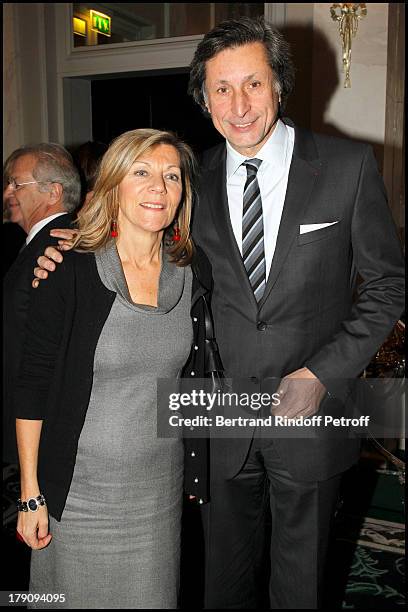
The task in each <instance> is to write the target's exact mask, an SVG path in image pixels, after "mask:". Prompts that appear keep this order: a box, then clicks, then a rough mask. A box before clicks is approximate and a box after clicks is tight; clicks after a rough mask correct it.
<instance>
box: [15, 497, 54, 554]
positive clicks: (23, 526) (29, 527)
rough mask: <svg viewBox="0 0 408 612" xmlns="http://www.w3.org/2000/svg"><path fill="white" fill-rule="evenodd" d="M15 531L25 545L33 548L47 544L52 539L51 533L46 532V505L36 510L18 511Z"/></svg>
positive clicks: (43, 546) (37, 548)
mask: <svg viewBox="0 0 408 612" xmlns="http://www.w3.org/2000/svg"><path fill="white" fill-rule="evenodd" d="M17 532H18V533H19V534H20V536H21V537H22V538H23V540H24V542H25V543H26V544H27V546H30V548H33V549H34V550H39V549H40V548H45V547H46V546H48V544H49V543H50V542H51V540H52V535H51V534H50V533H48V510H47V506H41V507H40V508H39V509H38V510H37V512H30V511H28V512H19V513H18V519H17Z"/></svg>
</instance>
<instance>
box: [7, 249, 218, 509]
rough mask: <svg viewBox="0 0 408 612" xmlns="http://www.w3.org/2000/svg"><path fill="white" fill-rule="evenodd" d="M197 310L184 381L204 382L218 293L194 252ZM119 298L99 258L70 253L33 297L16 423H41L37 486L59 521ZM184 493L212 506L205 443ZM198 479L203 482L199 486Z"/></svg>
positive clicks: (199, 255) (190, 468)
mask: <svg viewBox="0 0 408 612" xmlns="http://www.w3.org/2000/svg"><path fill="white" fill-rule="evenodd" d="M192 267H193V271H194V275H193V290H192V295H193V296H195V299H194V301H193V302H192V306H191V316H192V319H193V329H194V340H193V346H194V345H195V346H198V347H199V348H198V350H193V349H192V350H191V353H190V356H189V359H188V362H187V363H188V365H187V367H186V369H185V372H186V374H185V375H186V376H188V372H189V371H191V370H193V371H194V372H195V373H196V375H197V377H198V376H199V377H204V375H205V372H204V369H205V351H204V349H205V347H204V337H205V329H204V312H203V307H202V299H199V297H200V296H201V295H204V296H205V298H206V299H207V301H208V300H209V295H210V291H211V286H212V276H211V266H210V264H209V262H208V260H207V258H206V256H205V255H204V253H203V251H202V250H201V249H200V248H199V247H196V253H195V257H194V262H193V266H192ZM115 297H116V293H115V292H113V291H110V290H109V289H107V288H106V287H105V286H104V285H103V283H102V281H101V280H100V278H99V274H98V271H97V267H96V261H95V256H94V254H93V253H77V252H70V253H66V254H65V255H64V261H63V262H62V264H60V265H58V266H57V270H56V271H55V272H54V273H53V274H50V275H49V277H48V280H47V282H42V283H40V286H39V288H38V289H35V290H33V296H32V300H31V307H30V312H29V316H28V323H27V328H26V339H25V345H24V356H23V360H22V366H21V371H20V377H19V381H18V384H17V386H16V390H15V394H14V405H15V416H16V418H21V419H41V420H43V426H42V432H41V439H40V448H39V457H38V479H39V485H40V489H41V492H42V493H43V494H44V495H45V497H46V499H47V504H48V508H49V512H50V514H51V515H52V516H54V517H55V518H56V519H57V520H58V521H59V520H61V515H62V512H63V509H64V506H65V502H66V499H67V496H68V492H69V487H70V484H71V480H72V476H73V472H74V467H75V460H76V453H77V446H78V441H79V436H80V433H81V431H82V427H83V424H84V421H85V416H86V411H87V408H88V404H89V399H90V396H91V390H92V381H93V364H94V354H95V350H96V346H97V343H98V339H99V336H100V333H101V331H102V328H103V326H104V324H105V321H106V319H107V317H108V315H109V312H110V310H111V308H112V305H113V302H114V300H115ZM187 446H188V450H187V452H186V477H185V491H186V492H189V493H194V494H195V495H197V497H198V498H200V499H202V500H203V501H206V500H207V497H208V496H207V480H208V479H207V474H206V468H207V441H206V440H197V441H195V444H194V446H195V449H196V452H195V457H194V462H192V458H191V445H189V444H187ZM197 478H198V483H196V482H195V480H196V479H197Z"/></svg>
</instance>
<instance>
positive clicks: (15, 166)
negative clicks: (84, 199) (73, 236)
mask: <svg viewBox="0 0 408 612" xmlns="http://www.w3.org/2000/svg"><path fill="white" fill-rule="evenodd" d="M5 174H6V177H5V178H6V182H7V187H6V189H5V191H4V198H5V199H12V200H13V204H14V206H15V207H18V210H19V224H20V226H21V227H22V228H23V229H24V231H25V232H26V234H27V238H26V240H25V244H24V245H23V248H22V249H21V250H20V253H19V255H18V257H17V259H16V260H15V261H14V263H13V264H12V266H11V267H10V269H9V270H8V272H7V274H6V275H5V277H4V303H3V449H4V451H3V453H4V458H5V459H6V460H7V461H9V462H12V463H14V462H17V456H16V446H15V418H14V417H13V409H12V405H11V398H12V394H13V390H14V385H15V382H16V378H17V375H18V368H19V364H20V360H21V357H22V350H23V341H24V331H25V323H26V317H27V312H28V309H29V303H30V296H31V291H32V288H31V281H32V278H33V267H34V265H35V261H36V259H37V257H38V256H39V255H40V254H41V253H42V252H43V251H44V248H45V247H46V246H47V245H48V244H50V235H49V231H50V230H51V229H53V228H59V227H68V226H69V225H70V223H71V221H72V220H73V217H74V216H73V214H72V213H73V211H74V210H75V208H76V207H77V206H78V205H79V202H80V193H81V185H80V179H79V174H78V172H77V170H76V168H75V166H74V165H73V162H72V157H71V155H70V154H69V153H68V151H66V150H65V149H64V148H63V147H62V146H60V145H58V144H48V143H42V144H38V145H33V146H27V147H22V148H20V149H17V150H16V151H14V152H13V153H12V154H11V155H10V157H9V158H8V159H7V161H6V164H5Z"/></svg>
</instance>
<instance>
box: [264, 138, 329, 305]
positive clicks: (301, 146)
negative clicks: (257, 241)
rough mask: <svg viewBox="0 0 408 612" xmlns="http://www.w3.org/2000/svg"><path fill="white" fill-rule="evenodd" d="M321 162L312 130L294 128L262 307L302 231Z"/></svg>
mask: <svg viewBox="0 0 408 612" xmlns="http://www.w3.org/2000/svg"><path fill="white" fill-rule="evenodd" d="M321 167H322V162H321V160H320V159H318V158H317V151H316V147H315V144H314V140H313V137H312V135H311V133H310V132H306V131H305V132H303V131H302V130H298V129H296V128H295V147H294V151H293V156H292V163H291V166H290V170H289V177H288V186H287V189H286V197H285V203H284V206H283V212H282V218H281V222H280V225H279V231H278V237H277V240H276V247H275V253H274V256H273V259H272V265H271V269H270V273H269V276H268V280H267V283H266V288H265V293H264V295H263V297H262V299H261V300H260V302H259V308H262V306H263V304H264V303H265V301H266V300H267V299H268V296H269V294H270V292H271V290H272V288H273V287H274V285H275V283H276V281H277V279H278V276H279V273H280V271H281V269H282V266H283V264H284V262H285V260H286V258H287V256H288V253H289V249H290V247H291V245H292V244H293V242H294V240H296V237H297V235H298V234H299V225H300V221H301V219H302V216H303V214H304V212H305V210H306V208H307V206H308V204H309V201H310V197H311V194H312V191H313V188H314V186H315V184H316V181H317V180H318V177H319V174H320V172H321Z"/></svg>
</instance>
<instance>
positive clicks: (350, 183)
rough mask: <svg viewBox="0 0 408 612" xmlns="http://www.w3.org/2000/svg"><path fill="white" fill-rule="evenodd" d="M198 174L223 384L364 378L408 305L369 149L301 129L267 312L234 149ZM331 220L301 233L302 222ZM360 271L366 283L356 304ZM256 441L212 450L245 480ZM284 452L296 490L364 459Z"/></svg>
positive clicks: (339, 442) (199, 239) (339, 449)
mask: <svg viewBox="0 0 408 612" xmlns="http://www.w3.org/2000/svg"><path fill="white" fill-rule="evenodd" d="M288 123H289V122H288ZM201 169H202V172H201V177H200V183H199V202H198V206H197V207H196V210H195V215H194V219H193V236H194V239H195V241H196V243H197V244H199V245H200V246H201V247H202V248H203V249H204V251H205V253H206V255H207V256H208V258H209V260H210V263H211V266H212V272H213V278H214V291H213V297H212V309H213V316H214V322H215V333H216V337H217V341H218V346H219V349H220V353H221V358H222V361H223V364H224V367H225V370H226V376H232V377H242V378H244V377H245V378H249V377H252V381H255V383H257V384H255V385H254V391H258V392H259V391H260V390H261V389H262V381H263V380H264V379H265V378H267V377H271V376H273V377H281V376H284V375H286V374H288V373H290V372H292V371H294V370H296V369H298V368H301V367H305V366H306V367H308V368H309V369H310V370H311V371H312V372H313V373H314V374H315V375H316V376H318V377H319V379H321V380H322V381H326V380H330V379H346V378H352V377H357V376H358V375H359V374H360V373H361V372H362V370H363V369H364V368H365V367H366V365H367V364H368V362H369V361H370V359H371V358H372V356H373V355H374V354H375V353H376V351H377V350H378V348H379V346H380V345H381V344H382V342H383V341H384V340H385V338H386V337H387V335H388V334H389V332H390V330H391V329H392V326H393V324H394V323H395V321H396V320H397V319H398V317H399V315H400V313H401V311H402V309H403V300H404V270H403V260H402V254H401V248H400V244H399V240H398V237H397V233H396V229H395V227H394V224H393V221H392V217H391V214H390V210H389V207H388V205H387V201H386V195H385V190H384V186H383V182H382V179H381V177H380V175H379V173H378V170H377V166H376V163H375V160H374V156H373V153H372V150H371V148H370V147H369V146H367V145H364V144H359V143H355V142H351V141H348V140H342V139H337V138H331V137H327V136H322V135H317V134H313V133H311V132H309V131H305V130H301V129H297V128H295V146H294V152H293V157H292V162H291V167H290V173H289V180H288V187H287V193H286V199H285V204H284V209H283V213H282V219H281V223H280V227H279V233H278V238H277V244H276V250H275V254H274V258H273V262H272V267H271V271H270V274H269V278H268V280H267V285H266V290H265V294H264V296H263V298H262V300H261V301H260V303H259V305H258V304H257V303H256V301H255V298H254V295H253V292H252V290H251V287H250V284H249V281H248V276H247V274H246V271H245V268H244V266H243V263H242V258H241V255H240V253H239V249H238V246H237V244H236V241H235V238H234V234H233V230H232V227H231V223H230V218H229V212H228V202H227V191H226V148H225V145H219V146H217V147H215V148H213V149H211V150H210V151H208V152H207V153H206V154H204V158H203V163H202V168H201ZM334 221H336V222H337V223H336V224H334V225H331V226H329V227H326V228H323V229H319V230H317V231H312V232H310V233H305V234H300V232H299V226H300V225H301V224H313V223H330V222H334ZM357 273H359V274H360V275H361V277H362V282H361V284H360V285H359V287H358V298H357V300H355V301H354V302H353V293H354V290H355V286H356V277H357ZM356 442H357V444H356ZM249 443H250V440H248V439H247V440H245V439H235V440H228V441H226V440H222V441H220V442H217V441H212V442H211V447H212V450H211V453H212V455H211V461H212V464H214V465H216V466H217V471H216V473H217V474H221V473H222V474H224V476H226V477H231V476H233V475H234V474H236V473H237V472H238V471H239V469H240V468H241V466H242V465H243V463H244V461H245V457H246V455H247V453H248V449H249ZM276 447H277V450H278V452H279V454H280V456H281V459H282V460H283V462H284V464H285V466H286V468H287V469H288V470H289V472H291V474H292V476H293V477H295V478H296V479H299V480H320V479H325V478H328V477H330V476H331V475H334V474H335V473H339V472H341V471H343V470H344V469H346V468H347V467H349V466H350V465H351V464H352V463H353V462H354V461H355V460H356V458H357V456H358V440H357V441H356V440H352V441H351V442H350V440H347V439H342V438H339V439H317V440H310V439H309V440H305V439H304V440H296V439H283V438H282V439H278V440H276Z"/></svg>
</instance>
